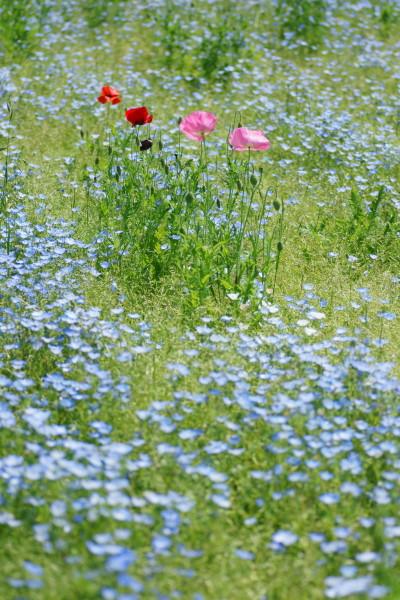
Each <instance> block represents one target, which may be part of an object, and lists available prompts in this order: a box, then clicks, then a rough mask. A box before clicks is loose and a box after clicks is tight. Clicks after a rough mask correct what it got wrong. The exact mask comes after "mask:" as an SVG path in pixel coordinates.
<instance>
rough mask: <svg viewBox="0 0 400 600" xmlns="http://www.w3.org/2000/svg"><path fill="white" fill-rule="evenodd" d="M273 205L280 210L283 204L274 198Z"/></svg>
mask: <svg viewBox="0 0 400 600" xmlns="http://www.w3.org/2000/svg"><path fill="white" fill-rule="evenodd" d="M272 206H273V207H274V209H275V210H279V209H280V207H281V205H280V203H279V202H278V200H274V201H273V203H272Z"/></svg>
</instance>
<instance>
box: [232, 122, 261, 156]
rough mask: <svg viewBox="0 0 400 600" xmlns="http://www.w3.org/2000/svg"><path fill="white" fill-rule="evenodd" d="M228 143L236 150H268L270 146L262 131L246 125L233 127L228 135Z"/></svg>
mask: <svg viewBox="0 0 400 600" xmlns="http://www.w3.org/2000/svg"><path fill="white" fill-rule="evenodd" d="M229 143H230V145H231V146H232V148H233V150H236V151H237V152H244V151H245V150H258V151H261V150H268V149H269V147H270V146H271V143H270V141H269V140H268V139H267V138H266V137H265V135H264V133H263V132H262V131H259V130H256V129H247V127H237V128H236V129H234V130H233V131H232V133H231V134H230V136H229Z"/></svg>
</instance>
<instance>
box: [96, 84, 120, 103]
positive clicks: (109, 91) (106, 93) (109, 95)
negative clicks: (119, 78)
mask: <svg viewBox="0 0 400 600" xmlns="http://www.w3.org/2000/svg"><path fill="white" fill-rule="evenodd" d="M97 100H98V101H99V102H101V103H102V104H108V103H110V104H119V103H120V102H121V94H120V93H119V91H118V90H116V89H115V88H113V87H111V85H104V86H103V87H102V88H101V94H100V96H99V97H98V98H97Z"/></svg>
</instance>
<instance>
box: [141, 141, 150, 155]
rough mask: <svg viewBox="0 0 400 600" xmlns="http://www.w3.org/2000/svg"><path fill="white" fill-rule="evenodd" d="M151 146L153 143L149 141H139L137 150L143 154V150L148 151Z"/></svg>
mask: <svg viewBox="0 0 400 600" xmlns="http://www.w3.org/2000/svg"><path fill="white" fill-rule="evenodd" d="M152 145H153V142H152V141H151V140H141V141H140V147H139V150H141V151H142V152H144V151H145V150H150V148H151V147H152Z"/></svg>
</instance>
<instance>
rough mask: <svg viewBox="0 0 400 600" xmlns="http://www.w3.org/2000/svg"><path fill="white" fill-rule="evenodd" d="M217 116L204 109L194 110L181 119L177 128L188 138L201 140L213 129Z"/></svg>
mask: <svg viewBox="0 0 400 600" xmlns="http://www.w3.org/2000/svg"><path fill="white" fill-rule="evenodd" d="M216 124H217V117H216V115H214V114H213V113H210V112H206V111H204V110H196V111H194V112H192V113H190V115H187V116H186V117H184V119H182V121H181V123H180V125H179V129H180V130H181V131H182V133H184V134H185V135H186V137H188V138H189V139H190V140H196V141H197V142H203V141H204V139H205V136H206V135H208V134H209V133H211V132H212V131H214V129H215V126H216Z"/></svg>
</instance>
